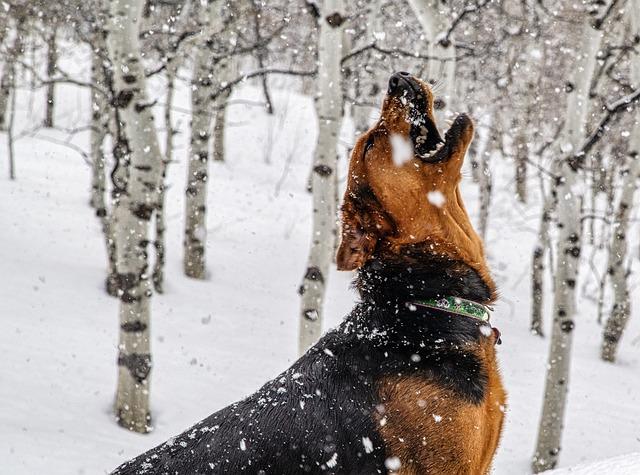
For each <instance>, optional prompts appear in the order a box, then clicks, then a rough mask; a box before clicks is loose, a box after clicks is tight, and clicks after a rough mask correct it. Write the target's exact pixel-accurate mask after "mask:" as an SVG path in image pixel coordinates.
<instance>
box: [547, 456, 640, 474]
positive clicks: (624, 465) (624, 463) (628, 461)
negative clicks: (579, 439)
mask: <svg viewBox="0 0 640 475" xmlns="http://www.w3.org/2000/svg"><path fill="white" fill-rule="evenodd" d="M546 473H547V474H548V475H604V474H614V475H638V474H639V473H640V453H633V454H627V455H621V456H619V457H613V458H610V459H606V460H601V461H598V462H594V463H585V464H580V465H576V466H574V467H568V468H560V469H558V470H554V471H552V472H546Z"/></svg>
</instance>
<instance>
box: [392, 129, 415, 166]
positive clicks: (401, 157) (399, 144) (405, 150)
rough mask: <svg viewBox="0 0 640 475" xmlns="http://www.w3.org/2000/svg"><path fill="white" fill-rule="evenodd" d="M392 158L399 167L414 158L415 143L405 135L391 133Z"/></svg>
mask: <svg viewBox="0 0 640 475" xmlns="http://www.w3.org/2000/svg"><path fill="white" fill-rule="evenodd" d="M390 141H391V158H392V159H393V163H394V164H395V165H396V166H397V167H399V166H402V165H403V164H404V163H405V162H407V161H409V160H411V159H412V158H413V143H411V141H410V140H409V139H407V138H406V137H405V136H403V135H399V134H391V138H390Z"/></svg>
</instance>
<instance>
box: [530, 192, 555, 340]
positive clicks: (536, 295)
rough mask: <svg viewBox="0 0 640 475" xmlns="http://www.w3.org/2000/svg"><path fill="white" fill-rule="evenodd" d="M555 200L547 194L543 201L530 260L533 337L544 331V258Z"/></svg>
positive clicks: (548, 245)
mask: <svg viewBox="0 0 640 475" xmlns="http://www.w3.org/2000/svg"><path fill="white" fill-rule="evenodd" d="M555 204H556V199H555V196H554V194H553V193H552V192H551V191H549V194H548V195H547V196H546V197H545V199H544V204H543V206H542V214H541V216H540V225H539V227H538V240H537V242H536V245H535V248H534V249H533V256H532V259H531V325H530V330H531V333H533V334H534V335H539V336H543V335H544V329H543V323H544V320H543V318H542V315H543V309H544V307H543V304H544V269H545V266H544V258H545V255H546V253H547V252H548V251H549V248H550V243H549V225H550V224H551V216H552V215H553V211H554V209H555Z"/></svg>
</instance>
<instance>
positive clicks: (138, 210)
mask: <svg viewBox="0 0 640 475" xmlns="http://www.w3.org/2000/svg"><path fill="white" fill-rule="evenodd" d="M131 212H132V213H133V214H134V215H135V216H136V217H137V218H140V219H142V220H144V221H149V220H150V219H151V215H152V214H153V206H150V205H148V204H146V203H138V204H137V205H136V206H134V207H133V208H132V210H131Z"/></svg>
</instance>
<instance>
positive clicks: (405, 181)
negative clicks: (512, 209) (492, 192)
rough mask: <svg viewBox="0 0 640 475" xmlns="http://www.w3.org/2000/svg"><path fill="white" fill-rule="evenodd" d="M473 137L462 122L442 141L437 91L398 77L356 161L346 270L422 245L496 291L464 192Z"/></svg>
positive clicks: (345, 234) (343, 247)
mask: <svg viewBox="0 0 640 475" xmlns="http://www.w3.org/2000/svg"><path fill="white" fill-rule="evenodd" d="M472 136H473V123H472V122H471V119H470V118H469V117H468V116H467V115H464V114H461V115H459V116H458V117H456V119H455V120H454V121H453V123H452V125H451V127H450V128H449V130H448V131H447V132H446V133H445V136H444V138H442V137H441V135H440V133H439V132H438V128H437V127H436V123H435V120H434V115H433V93H432V91H431V89H430V87H429V86H428V85H427V84H426V83H425V82H423V81H421V80H419V79H417V78H415V77H413V76H411V75H410V74H409V73H406V72H399V73H395V74H393V75H392V76H391V78H390V79H389V89H388V91H387V95H386V97H385V99H384V103H383V105H382V112H381V116H380V120H379V121H378V122H377V124H376V125H375V126H373V127H372V128H371V129H370V130H369V131H368V132H366V133H365V134H364V135H362V136H361V137H360V138H359V139H358V141H357V142H356V144H355V147H354V149H353V152H352V155H351V161H350V164H349V176H348V182H347V189H346V193H345V197H344V203H343V206H342V242H341V244H340V248H339V250H338V256H337V263H338V268H339V269H341V270H354V269H358V268H360V267H362V266H363V265H364V264H365V263H366V262H367V261H368V260H369V259H371V258H374V257H380V256H378V254H382V253H384V254H385V255H388V254H389V253H392V254H397V255H402V251H403V248H404V249H407V248H412V249H415V248H416V245H420V246H422V248H424V249H425V250H426V252H429V253H431V254H433V255H435V256H439V257H447V258H451V259H455V260H457V261H462V262H464V263H465V264H467V265H468V266H470V267H471V268H472V269H474V270H476V271H477V272H478V273H479V275H480V276H481V278H482V279H483V280H484V281H485V283H486V284H487V285H488V286H489V287H490V288H491V289H494V288H495V286H494V284H493V281H492V280H491V277H490V275H489V271H488V268H487V265H486V262H485V257H484V251H483V247H482V242H481V240H480V238H479V237H478V235H477V234H476V232H475V231H474V229H473V226H472V225H471V222H470V220H469V216H468V215H467V212H466V210H465V207H464V204H463V202H462V196H461V194H460V190H459V183H460V178H461V174H460V170H461V167H462V162H463V160H464V156H465V153H466V151H467V147H468V146H469V143H470V142H471V139H472Z"/></svg>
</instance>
